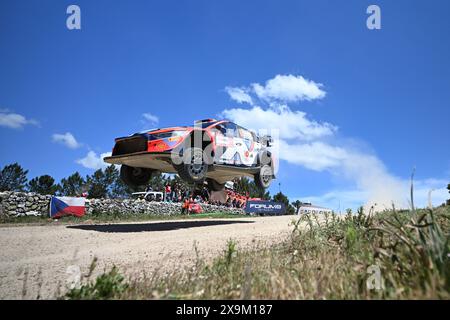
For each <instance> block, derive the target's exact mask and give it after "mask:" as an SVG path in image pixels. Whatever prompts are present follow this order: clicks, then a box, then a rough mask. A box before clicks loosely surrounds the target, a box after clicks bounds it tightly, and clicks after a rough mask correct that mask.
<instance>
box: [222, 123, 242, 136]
mask: <svg viewBox="0 0 450 320" xmlns="http://www.w3.org/2000/svg"><path fill="white" fill-rule="evenodd" d="M225 129H226V136H227V137H235V138H238V137H239V131H238V127H237V125H236V124H234V123H233V122H227V123H225Z"/></svg>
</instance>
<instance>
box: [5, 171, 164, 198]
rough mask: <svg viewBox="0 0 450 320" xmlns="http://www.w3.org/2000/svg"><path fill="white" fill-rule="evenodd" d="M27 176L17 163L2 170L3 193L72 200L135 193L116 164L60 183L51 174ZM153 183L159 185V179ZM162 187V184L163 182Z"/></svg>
mask: <svg viewBox="0 0 450 320" xmlns="http://www.w3.org/2000/svg"><path fill="white" fill-rule="evenodd" d="M27 175H28V170H25V169H23V168H22V167H21V166H20V165H19V164H18V163H17V162H16V163H13V164H9V165H6V166H5V167H3V169H2V170H1V171H0V191H18V192H35V193H39V194H50V195H59V196H72V197H74V196H80V195H82V194H83V193H87V194H88V197H90V198H125V197H129V196H130V195H131V193H132V192H134V191H135V190H132V189H131V188H129V187H128V186H127V185H125V184H124V183H123V182H122V180H121V179H120V174H119V170H118V169H117V168H116V167H115V166H114V165H110V166H109V167H106V168H105V169H98V170H96V171H95V172H94V173H93V174H92V175H86V176H85V177H83V176H82V175H81V174H80V173H79V172H75V173H73V174H72V175H70V176H68V177H67V178H63V179H61V181H59V183H57V182H56V181H55V179H54V178H53V177H52V176H50V175H48V174H45V175H41V176H38V177H35V178H33V179H31V180H28V178H27ZM152 180H154V181H153V182H158V181H157V180H158V177H155V178H154V179H152ZM160 184H161V185H163V184H162V182H161V183H160ZM136 191H139V190H136Z"/></svg>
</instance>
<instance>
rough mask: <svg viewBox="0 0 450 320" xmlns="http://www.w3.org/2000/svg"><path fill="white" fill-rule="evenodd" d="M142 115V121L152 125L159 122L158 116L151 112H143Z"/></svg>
mask: <svg viewBox="0 0 450 320" xmlns="http://www.w3.org/2000/svg"><path fill="white" fill-rule="evenodd" d="M142 117H144V123H145V124H148V125H151V126H154V125H157V124H158V123H159V118H158V117H157V116H155V115H153V114H151V113H148V112H147V113H144V114H142Z"/></svg>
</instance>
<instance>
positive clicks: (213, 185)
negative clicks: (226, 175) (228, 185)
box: [206, 179, 225, 191]
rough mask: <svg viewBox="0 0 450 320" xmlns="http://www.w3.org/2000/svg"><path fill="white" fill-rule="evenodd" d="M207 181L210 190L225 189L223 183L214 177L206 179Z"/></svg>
mask: <svg viewBox="0 0 450 320" xmlns="http://www.w3.org/2000/svg"><path fill="white" fill-rule="evenodd" d="M206 181H207V182H208V189H209V190H210V191H223V189H225V183H219V182H217V181H216V180H214V179H208V180H206Z"/></svg>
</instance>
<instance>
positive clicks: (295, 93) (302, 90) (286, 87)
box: [252, 74, 326, 102]
mask: <svg viewBox="0 0 450 320" xmlns="http://www.w3.org/2000/svg"><path fill="white" fill-rule="evenodd" d="M322 87H323V85H322V84H321V83H316V82H314V81H312V80H308V79H305V78H303V77H302V76H294V75H291V74H289V75H277V76H275V78H273V79H270V80H267V81H266V84H265V85H261V84H259V83H253V84H252V88H253V91H254V93H255V94H256V95H257V96H258V97H259V98H260V99H262V100H265V101H272V100H278V101H284V102H297V101H303V100H307V101H311V100H315V99H322V98H324V97H325V95H326V92H325V91H323V90H322V89H321V88H322Z"/></svg>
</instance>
